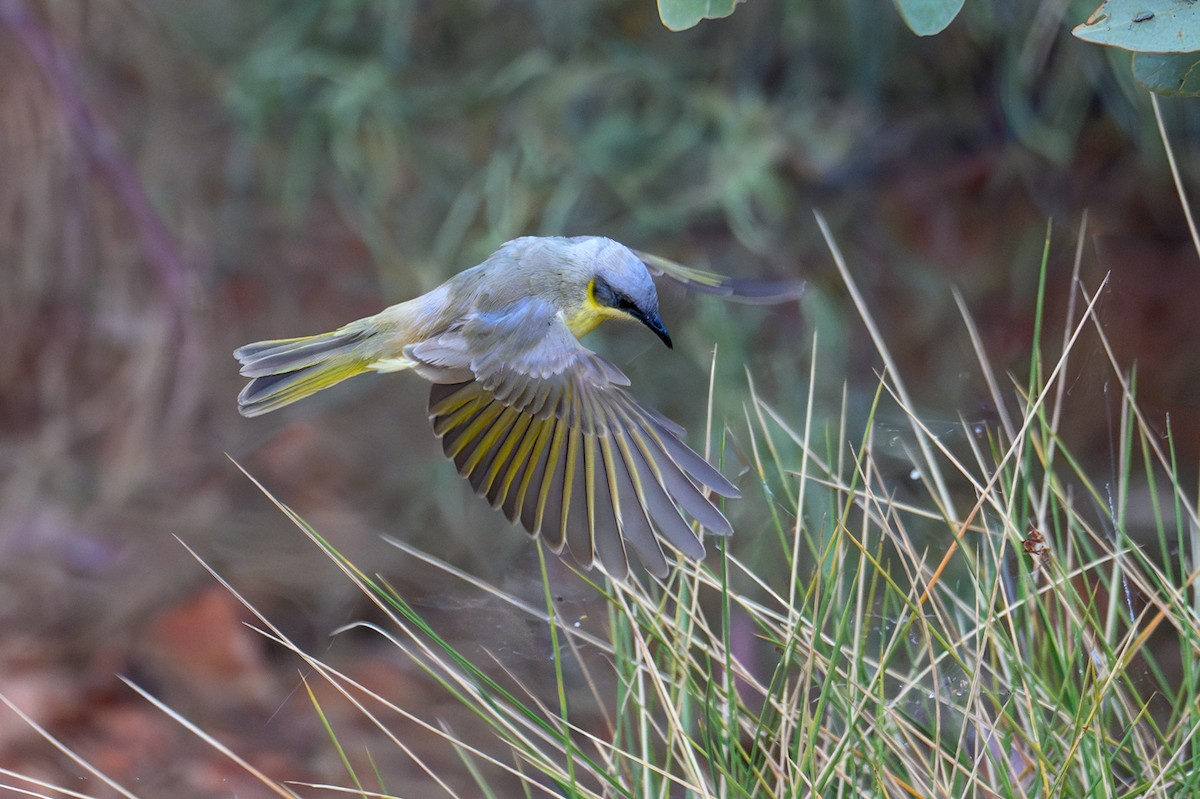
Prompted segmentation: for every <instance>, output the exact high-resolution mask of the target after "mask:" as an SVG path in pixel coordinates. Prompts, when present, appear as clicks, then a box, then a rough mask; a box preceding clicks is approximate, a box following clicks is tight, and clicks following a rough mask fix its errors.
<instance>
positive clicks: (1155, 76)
mask: <svg viewBox="0 0 1200 799" xmlns="http://www.w3.org/2000/svg"><path fill="white" fill-rule="evenodd" d="M1133 77H1134V78H1135V79H1136V80H1137V82H1138V83H1140V84H1142V85H1143V86H1145V87H1146V88H1147V89H1149V90H1150V91H1152V92H1154V93H1155V94H1162V95H1166V96H1167V97H1176V96H1186V97H1200V53H1134V55H1133Z"/></svg>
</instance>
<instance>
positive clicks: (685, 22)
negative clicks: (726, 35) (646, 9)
mask: <svg viewBox="0 0 1200 799" xmlns="http://www.w3.org/2000/svg"><path fill="white" fill-rule="evenodd" d="M740 2H742V0H658V16H659V17H660V18H661V19H662V23H663V25H666V26H667V27H668V28H670V29H671V30H673V31H685V30H687V29H688V28H692V27H695V26H696V24H697V23H699V22H700V20H702V19H717V18H719V17H727V16H729V15H730V14H732V13H733V9H734V6H736V5H737V4H738V3H740Z"/></svg>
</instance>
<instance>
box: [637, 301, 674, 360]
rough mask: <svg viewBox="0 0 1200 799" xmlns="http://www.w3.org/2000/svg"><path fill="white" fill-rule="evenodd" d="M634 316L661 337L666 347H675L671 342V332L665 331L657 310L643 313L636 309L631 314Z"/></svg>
mask: <svg viewBox="0 0 1200 799" xmlns="http://www.w3.org/2000/svg"><path fill="white" fill-rule="evenodd" d="M633 316H634V318H635V319H637V320H638V321H639V322H641V323H642V324H643V325H645V326H646V327H648V328H650V329H651V330H653V331H654V335H656V336H658V337H659V338H660V339H662V343H663V344H666V345H667V349H671V350H673V349H675V345H674V344H672V343H671V334H670V333H668V332H667V328H666V325H664V324H663V321H662V318H661V317H660V316H659V315H658V311H651V312H650V313H643V312H642V311H640V310H639V311H638V312H636V313H634V314H633Z"/></svg>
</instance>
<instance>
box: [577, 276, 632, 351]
mask: <svg viewBox="0 0 1200 799" xmlns="http://www.w3.org/2000/svg"><path fill="white" fill-rule="evenodd" d="M563 318H564V319H565V320H566V322H567V329H568V330H570V331H571V334H572V335H574V336H575V338H583V337H584V336H586V335H587V334H588V333H591V332H592V331H593V330H595V329H596V328H597V327H599V325H600V323H601V322H603V321H604V320H605V319H628V318H629V314H627V313H625V312H624V311H618V310H617V309H616V308H610V307H609V306H607V305H601V304H600V303H598V302H596V281H594V280H589V281H588V286H587V299H586V300H584V301H583V304H582V305H580V306H579V307H578V308H575V309H574V310H570V311H568V310H567V309H564V310H563Z"/></svg>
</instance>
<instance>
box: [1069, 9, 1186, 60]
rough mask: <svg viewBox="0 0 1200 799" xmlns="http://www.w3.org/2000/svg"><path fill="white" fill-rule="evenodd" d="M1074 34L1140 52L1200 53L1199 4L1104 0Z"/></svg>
mask: <svg viewBox="0 0 1200 799" xmlns="http://www.w3.org/2000/svg"><path fill="white" fill-rule="evenodd" d="M1073 33H1074V34H1075V35H1076V36H1077V37H1079V38H1080V39H1083V40H1084V41H1085V42H1092V43H1093V44H1103V45H1107V46H1109V47H1120V48H1122V49H1124V50H1133V51H1134V52H1139V53H1194V52H1197V51H1200V2H1197V0H1105V3H1104V5H1102V6H1100V7H1099V8H1098V9H1096V10H1095V11H1094V12H1092V15H1091V16H1090V17H1088V20H1087V22H1085V23H1083V24H1082V25H1078V26H1076V28H1075V30H1074V31H1073Z"/></svg>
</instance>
